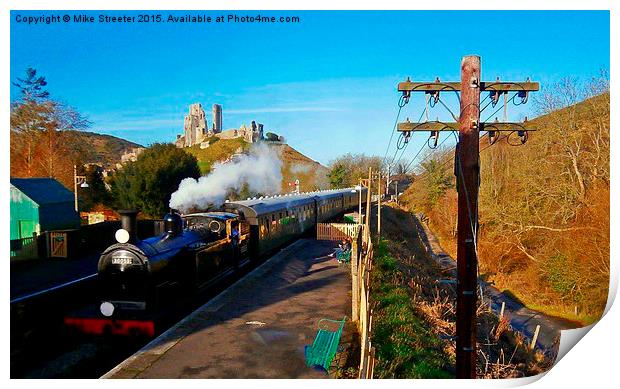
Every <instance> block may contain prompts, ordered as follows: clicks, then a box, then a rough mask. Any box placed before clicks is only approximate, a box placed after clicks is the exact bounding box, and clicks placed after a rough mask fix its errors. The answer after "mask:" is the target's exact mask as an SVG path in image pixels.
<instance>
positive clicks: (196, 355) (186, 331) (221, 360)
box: [101, 239, 355, 378]
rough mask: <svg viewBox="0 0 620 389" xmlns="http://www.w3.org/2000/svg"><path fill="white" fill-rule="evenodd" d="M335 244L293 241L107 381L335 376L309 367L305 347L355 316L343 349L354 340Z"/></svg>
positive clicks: (345, 269)
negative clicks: (322, 328)
mask: <svg viewBox="0 0 620 389" xmlns="http://www.w3.org/2000/svg"><path fill="white" fill-rule="evenodd" d="M335 247H336V243H335V242H329V241H317V240H314V239H301V240H299V241H297V242H295V243H293V244H292V245H290V246H288V247H287V248H285V249H283V250H282V251H280V252H279V253H278V254H276V255H274V256H273V257H271V258H270V259H269V260H267V261H266V262H265V263H263V264H262V265H260V266H259V267H258V268H256V269H255V270H253V271H252V272H251V273H249V274H248V275H246V276H245V277H244V278H242V279H240V280H239V281H237V282H236V283H235V284H233V285H232V286H231V287H229V288H228V289H226V290H225V291H224V292H222V293H221V294H220V295H218V296H216V297H215V298H213V299H212V300H211V301H209V302H208V303H207V304H205V305H203V306H202V307H200V308H199V309H197V310H196V311H194V312H193V313H192V314H190V315H189V316H188V317H186V318H185V319H183V320H182V321H181V322H179V323H177V324H176V325H175V326H173V327H172V328H170V329H169V330H168V331H166V332H165V333H163V334H162V335H161V336H160V337H158V338H156V339H154V340H153V341H152V342H151V343H149V344H148V345H146V346H145V347H144V348H142V349H141V350H139V351H138V352H137V353H135V354H134V355H133V356H131V357H129V358H128V359H126V360H125V361H124V362H122V363H121V364H120V365H118V366H117V367H115V368H114V369H112V370H111V371H109V372H108V373H106V374H105V375H104V376H103V377H101V378H329V375H328V374H326V373H325V372H324V371H320V370H316V369H314V368H309V367H307V366H306V364H305V359H304V346H305V345H308V344H311V343H312V341H313V340H314V336H315V335H316V332H317V324H318V321H319V320H320V319H322V318H330V319H336V320H341V319H342V318H343V317H344V316H348V318H347V325H346V326H345V330H344V333H343V336H342V338H341V341H340V345H341V346H343V344H344V345H346V344H347V342H348V341H350V340H351V339H353V337H354V331H355V330H354V326H352V325H351V324H350V315H351V276H350V268H349V266H348V265H340V264H338V262H337V261H336V259H335V258H333V257H329V256H328V255H329V254H330V253H332V252H333V250H334V248H335ZM338 358H339V356H338V355H337V356H336V359H338Z"/></svg>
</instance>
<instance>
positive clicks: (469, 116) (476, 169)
mask: <svg viewBox="0 0 620 389" xmlns="http://www.w3.org/2000/svg"><path fill="white" fill-rule="evenodd" d="M480 74H481V64H480V57H479V56H476V55H470V56H466V57H463V59H462V62H461V81H460V82H441V81H440V80H439V79H437V80H436V81H435V82H411V81H409V80H407V81H405V82H401V83H399V84H398V90H399V91H400V92H402V93H403V95H404V96H405V98H406V99H407V100H408V99H409V97H410V95H411V92H424V93H425V94H427V97H430V99H435V103H436V102H437V101H439V99H440V93H454V92H456V93H457V94H458V92H460V115H459V118H458V122H441V121H439V120H436V121H428V120H427V121H426V122H421V123H412V122H410V121H409V119H407V121H406V122H404V123H398V126H397V128H398V131H400V132H404V133H406V134H407V135H409V133H411V132H414V131H430V133H431V135H430V136H431V138H434V139H435V144H436V141H437V139H438V138H439V134H440V132H442V131H458V133H459V141H458V144H457V148H456V154H455V161H454V165H455V175H456V187H457V191H458V222H457V230H458V237H457V297H456V298H457V301H456V316H457V318H456V377H457V378H476V359H477V350H476V338H477V336H476V335H477V326H476V324H477V323H476V321H477V320H476V309H477V304H478V296H477V289H478V255H477V248H476V244H477V231H478V187H479V185H480V151H479V142H480V138H479V134H480V131H487V132H488V136H489V141H492V142H495V141H496V140H497V139H498V137H497V133H498V132H502V131H505V132H510V133H517V136H518V137H520V138H521V143H525V141H526V140H527V133H528V131H533V130H531V129H528V128H526V127H525V125H524V124H526V123H508V122H503V123H500V122H497V120H496V121H495V122H489V123H481V122H480V93H481V92H488V93H489V97H490V98H491V101H492V102H493V105H495V104H497V103H498V101H499V98H500V96H502V95H504V111H505V110H506V105H507V99H506V96H507V94H508V93H509V92H515V96H513V99H514V98H515V97H519V98H521V103H525V102H527V99H528V93H529V92H531V91H537V90H539V84H538V83H537V82H531V81H530V80H529V79H528V80H526V81H525V82H501V81H499V79H498V80H496V81H492V82H483V81H481V78H480ZM428 95H430V96H428ZM427 103H428V98H427ZM442 104H443V102H442ZM444 105H445V104H444ZM397 193H398V192H397Z"/></svg>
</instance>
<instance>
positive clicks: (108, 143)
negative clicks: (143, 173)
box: [62, 131, 143, 167]
mask: <svg viewBox="0 0 620 389" xmlns="http://www.w3.org/2000/svg"><path fill="white" fill-rule="evenodd" d="M62 136H63V142H66V143H67V144H71V145H75V146H74V147H75V149H77V150H79V153H80V158H81V159H82V161H84V163H89V162H93V163H102V164H103V165H104V166H106V167H113V166H114V165H115V164H116V163H117V162H120V160H121V155H123V154H124V153H125V152H127V151H129V150H131V149H133V148H135V147H143V146H141V145H139V144H137V143H134V142H130V141H128V140H125V139H122V138H117V137H115V136H112V135H105V134H98V133H96V132H87V131H64V132H63V134H62Z"/></svg>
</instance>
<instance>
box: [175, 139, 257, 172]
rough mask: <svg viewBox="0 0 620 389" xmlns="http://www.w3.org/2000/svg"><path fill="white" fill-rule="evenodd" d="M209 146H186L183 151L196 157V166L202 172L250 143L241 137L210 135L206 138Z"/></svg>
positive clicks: (247, 147) (247, 146)
mask: <svg viewBox="0 0 620 389" xmlns="http://www.w3.org/2000/svg"><path fill="white" fill-rule="evenodd" d="M206 141H207V142H209V147H207V148H206V149H201V148H200V145H195V146H192V147H188V148H186V149H185V151H187V152H189V153H190V154H192V155H194V156H195V157H196V158H197V159H198V166H199V167H200V172H201V173H202V174H205V173H208V172H209V171H210V170H211V166H212V165H213V163H214V162H217V161H223V160H226V158H228V157H229V156H231V155H233V154H234V153H235V152H236V151H237V150H239V148H241V151H245V150H247V149H249V148H250V144H249V143H246V142H245V141H244V140H243V139H242V138H235V139H219V138H217V137H215V136H212V137H210V138H208V139H206Z"/></svg>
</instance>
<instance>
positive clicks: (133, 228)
mask: <svg viewBox="0 0 620 389" xmlns="http://www.w3.org/2000/svg"><path fill="white" fill-rule="evenodd" d="M138 212H139V211H136V210H135V209H123V210H120V211H118V213H119V214H120V215H121V228H122V229H123V230H125V231H127V232H128V233H129V242H135V241H137V240H138V219H137V216H138Z"/></svg>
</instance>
